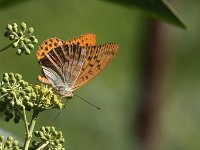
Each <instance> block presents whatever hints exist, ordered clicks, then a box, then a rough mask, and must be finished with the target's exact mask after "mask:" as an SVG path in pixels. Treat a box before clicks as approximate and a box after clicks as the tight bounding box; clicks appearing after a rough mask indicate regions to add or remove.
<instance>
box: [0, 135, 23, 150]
mask: <svg viewBox="0 0 200 150" xmlns="http://www.w3.org/2000/svg"><path fill="white" fill-rule="evenodd" d="M11 149H12V150H19V149H20V148H19V146H18V141H17V140H14V139H13V137H11V136H9V137H8V138H7V139H6V140H4V137H3V136H0V150H11Z"/></svg>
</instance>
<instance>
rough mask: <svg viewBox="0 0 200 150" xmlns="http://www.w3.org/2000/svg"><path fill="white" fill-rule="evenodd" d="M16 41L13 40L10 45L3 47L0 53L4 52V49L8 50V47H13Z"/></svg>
mask: <svg viewBox="0 0 200 150" xmlns="http://www.w3.org/2000/svg"><path fill="white" fill-rule="evenodd" d="M16 41H17V40H14V41H13V42H12V43H10V44H8V45H7V46H5V47H3V48H2V49H0V52H2V51H4V50H6V49H8V48H10V47H11V46H12V45H13V43H14V42H16Z"/></svg>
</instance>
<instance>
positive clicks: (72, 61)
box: [36, 33, 118, 98]
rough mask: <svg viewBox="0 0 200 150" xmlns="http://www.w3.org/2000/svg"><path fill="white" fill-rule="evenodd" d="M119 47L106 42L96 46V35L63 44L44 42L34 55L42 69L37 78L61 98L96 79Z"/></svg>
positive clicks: (56, 41)
mask: <svg viewBox="0 0 200 150" xmlns="http://www.w3.org/2000/svg"><path fill="white" fill-rule="evenodd" d="M117 49H118V45H117V44H115V43H107V44H103V45H98V46H96V36H95V35H94V34H92V33H86V34H83V35H81V36H79V37H76V38H72V39H70V40H67V41H63V40H61V39H58V38H49V39H47V40H45V41H44V42H43V43H42V44H41V45H40V46H39V49H38V50H37V52H36V55H37V58H38V62H39V64H40V65H41V67H42V75H39V76H38V79H39V80H40V81H41V82H43V83H45V84H49V85H51V86H52V87H53V88H54V89H55V90H56V91H57V92H58V93H60V94H61V95H62V96H64V97H68V98H69V97H73V92H74V91H75V90H76V89H78V88H80V87H82V86H83V85H85V84H86V83H88V82H89V81H90V80H92V79H93V78H94V77H96V76H97V75H98V74H99V73H100V72H101V71H102V70H103V69H104V68H105V67H106V66H107V65H108V64H109V63H110V61H111V60H112V59H113V57H114V56H115V55H116V52H117Z"/></svg>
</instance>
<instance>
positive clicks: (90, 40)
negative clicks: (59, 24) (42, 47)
mask: <svg viewBox="0 0 200 150" xmlns="http://www.w3.org/2000/svg"><path fill="white" fill-rule="evenodd" d="M65 44H75V45H79V46H84V47H87V46H95V45H96V36H95V35H94V34H92V33H86V34H83V35H81V36H78V37H76V38H72V39H70V40H67V41H66V42H65Z"/></svg>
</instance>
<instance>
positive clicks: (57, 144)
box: [32, 126, 65, 150]
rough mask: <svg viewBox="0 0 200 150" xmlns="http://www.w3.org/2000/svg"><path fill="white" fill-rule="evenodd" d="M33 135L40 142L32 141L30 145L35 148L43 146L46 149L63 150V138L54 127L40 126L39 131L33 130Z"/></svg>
mask: <svg viewBox="0 0 200 150" xmlns="http://www.w3.org/2000/svg"><path fill="white" fill-rule="evenodd" d="M34 135H35V136H36V137H38V138H40V140H41V141H40V142H37V141H33V142H32V145H33V146H34V147H36V148H38V147H41V146H42V145H44V146H45V148H44V149H48V150H65V149H64V148H63V147H62V144H63V143H64V141H65V140H64V138H63V135H62V132H61V131H56V130H55V127H49V126H46V127H44V126H42V127H41V128H40V130H39V131H35V132H34Z"/></svg>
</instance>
